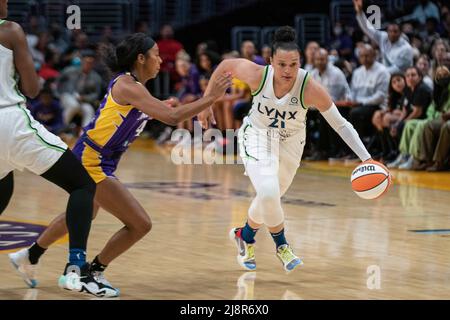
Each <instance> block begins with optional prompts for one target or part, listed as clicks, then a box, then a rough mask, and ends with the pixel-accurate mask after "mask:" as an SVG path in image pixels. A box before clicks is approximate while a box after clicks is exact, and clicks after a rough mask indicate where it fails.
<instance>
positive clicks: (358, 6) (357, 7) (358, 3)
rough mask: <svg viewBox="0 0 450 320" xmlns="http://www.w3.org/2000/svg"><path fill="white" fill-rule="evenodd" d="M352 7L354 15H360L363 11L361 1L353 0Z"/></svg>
mask: <svg viewBox="0 0 450 320" xmlns="http://www.w3.org/2000/svg"><path fill="white" fill-rule="evenodd" d="M353 6H354V7H355V11H356V13H360V12H361V11H362V9H363V0H353Z"/></svg>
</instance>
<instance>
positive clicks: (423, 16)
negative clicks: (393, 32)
mask: <svg viewBox="0 0 450 320" xmlns="http://www.w3.org/2000/svg"><path fill="white" fill-rule="evenodd" d="M427 18H434V19H436V20H437V21H438V22H439V21H440V20H439V19H440V15H439V8H438V6H437V5H436V4H434V3H433V1H430V0H420V3H419V4H418V5H417V6H416V7H415V8H414V10H413V12H412V13H411V14H409V15H406V16H403V17H401V18H398V19H397V21H398V22H402V21H417V22H419V23H420V24H422V25H424V24H425V22H426V20H427Z"/></svg>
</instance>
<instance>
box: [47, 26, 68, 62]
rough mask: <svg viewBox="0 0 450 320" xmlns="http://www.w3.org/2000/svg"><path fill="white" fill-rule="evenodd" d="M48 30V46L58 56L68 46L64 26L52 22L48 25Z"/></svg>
mask: <svg viewBox="0 0 450 320" xmlns="http://www.w3.org/2000/svg"><path fill="white" fill-rule="evenodd" d="M49 32H50V34H51V42H50V44H49V48H50V49H51V50H53V51H55V53H57V55H58V56H60V55H61V54H62V53H63V52H64V51H66V50H67V48H68V46H69V44H68V42H69V40H68V39H69V37H68V34H67V33H66V30H65V28H62V27H61V26H60V25H59V24H57V23H52V24H51V25H50V30H49Z"/></svg>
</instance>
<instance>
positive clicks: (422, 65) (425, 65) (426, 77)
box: [416, 54, 433, 90]
mask: <svg viewBox="0 0 450 320" xmlns="http://www.w3.org/2000/svg"><path fill="white" fill-rule="evenodd" d="M416 67H417V69H419V70H420V72H421V73H422V76H423V82H424V83H425V84H426V85H427V86H428V87H429V88H430V89H431V90H433V79H431V77H430V74H431V72H430V71H431V69H430V60H429V59H428V56H427V55H426V54H422V55H421V56H420V57H419V59H418V60H417V63H416Z"/></svg>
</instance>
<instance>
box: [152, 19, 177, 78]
mask: <svg viewBox="0 0 450 320" xmlns="http://www.w3.org/2000/svg"><path fill="white" fill-rule="evenodd" d="M173 36H174V33H173V28H172V26H171V25H168V24H166V25H164V26H162V28H161V30H160V39H159V40H158V41H157V44H158V47H159V55H160V57H161V59H162V60H163V63H162V64H161V71H162V72H168V73H169V74H170V78H171V80H175V79H176V77H177V76H176V71H175V60H176V57H177V53H178V52H180V51H181V50H183V45H182V44H181V42H179V41H177V40H175V39H174V38H173Z"/></svg>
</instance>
